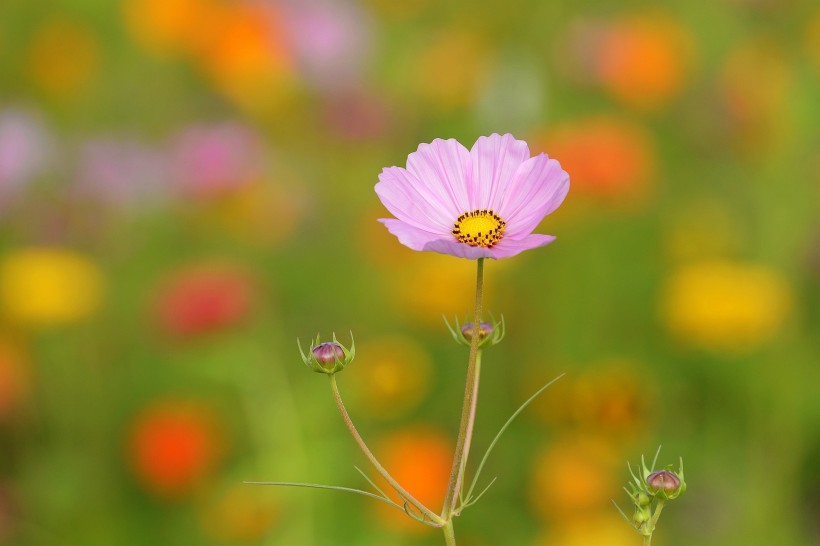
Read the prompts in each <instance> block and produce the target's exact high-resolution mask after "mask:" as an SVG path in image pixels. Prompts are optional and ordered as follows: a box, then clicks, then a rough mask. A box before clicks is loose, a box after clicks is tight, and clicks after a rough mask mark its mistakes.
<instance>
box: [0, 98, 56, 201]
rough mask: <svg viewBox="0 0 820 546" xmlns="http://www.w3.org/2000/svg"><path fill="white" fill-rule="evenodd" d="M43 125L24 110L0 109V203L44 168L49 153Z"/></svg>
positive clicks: (47, 139)
mask: <svg viewBox="0 0 820 546" xmlns="http://www.w3.org/2000/svg"><path fill="white" fill-rule="evenodd" d="M50 148H51V145H50V142H49V137H48V134H47V131H46V128H45V126H44V125H43V123H42V121H40V120H39V119H38V117H37V116H36V115H34V114H32V113H30V112H26V111H25V110H5V111H2V112H0V206H2V205H3V203H4V201H5V200H6V199H7V198H8V196H10V195H11V194H13V193H14V192H16V191H18V190H19V189H20V188H21V187H22V186H23V185H25V184H26V183H27V182H29V181H30V180H31V179H32V178H33V177H35V176H37V175H38V174H39V173H40V172H41V171H42V169H43V168H44V167H45V165H46V162H47V159H48V157H49V152H50Z"/></svg>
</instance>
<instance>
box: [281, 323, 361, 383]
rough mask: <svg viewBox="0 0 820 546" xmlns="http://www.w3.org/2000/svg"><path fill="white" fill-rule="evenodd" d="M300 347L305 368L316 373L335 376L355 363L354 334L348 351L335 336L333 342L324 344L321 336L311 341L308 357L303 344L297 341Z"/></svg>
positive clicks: (334, 335) (351, 336)
mask: <svg viewBox="0 0 820 546" xmlns="http://www.w3.org/2000/svg"><path fill="white" fill-rule="evenodd" d="M296 344H297V345H298V346H299V354H300V355H302V362H304V363H305V366H307V367H308V368H310V369H311V370H313V371H314V372H316V373H324V374H327V375H333V374H335V373H336V372H340V371H342V370H344V369H345V366H347V365H348V364H350V362H352V361H353V357H354V356H356V344H355V342H354V341H353V333H352V332H351V334H350V348H349V349H348V348H347V347H345V346H344V345H342V344H341V343H339V341H338V340H337V339H336V334H335V333H334V334H333V341H326V342H324V343H323V342H322V341H321V339H320V338H319V335H318V334H317V335H316V339H315V340H311V342H310V348H309V349H308V352H307V355H305V352H304V351H303V350H302V344H301V343H300V342H299V340H296Z"/></svg>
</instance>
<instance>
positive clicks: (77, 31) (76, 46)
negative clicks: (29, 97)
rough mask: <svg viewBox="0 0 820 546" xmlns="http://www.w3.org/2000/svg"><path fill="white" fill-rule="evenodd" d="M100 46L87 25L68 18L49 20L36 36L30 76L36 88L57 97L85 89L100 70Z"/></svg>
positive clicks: (30, 60) (31, 54)
mask: <svg viewBox="0 0 820 546" xmlns="http://www.w3.org/2000/svg"><path fill="white" fill-rule="evenodd" d="M99 57H100V46H99V44H98V42H97V38H96V36H94V34H93V33H92V32H91V30H90V29H89V28H87V27H86V26H85V25H83V24H80V23H78V22H75V21H70V20H67V19H54V20H50V21H46V22H45V23H43V24H42V26H40V27H39V28H38V29H37V31H36V32H35V34H34V37H33V39H32V43H31V46H30V49H29V52H28V73H29V76H30V77H31V79H32V80H33V81H34V83H35V84H36V85H38V86H39V87H40V88H41V89H42V90H43V91H45V92H46V93H49V94H52V95H55V96H60V97H62V96H72V95H75V94H77V93H80V92H82V91H84V90H85V88H86V87H87V86H88V84H89V83H90V81H91V78H92V77H93V76H94V74H95V73H96V71H97V68H98V65H99Z"/></svg>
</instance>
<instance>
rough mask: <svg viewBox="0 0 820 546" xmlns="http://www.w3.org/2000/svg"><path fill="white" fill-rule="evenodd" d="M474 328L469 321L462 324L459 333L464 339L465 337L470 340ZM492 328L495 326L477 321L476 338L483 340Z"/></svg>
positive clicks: (490, 332)
mask: <svg viewBox="0 0 820 546" xmlns="http://www.w3.org/2000/svg"><path fill="white" fill-rule="evenodd" d="M474 328H475V326H474V325H473V323H471V322H470V323H468V324H465V325H464V326H462V327H461V335H462V336H464V339H466V340H467V341H472V340H473V331H474ZM493 330H495V328H494V327H493V325H492V324H490V323H489V322H481V323H479V325H478V340H479V341H482V340H484V339H485V338H487V336H489V335H490V334H492V333H493Z"/></svg>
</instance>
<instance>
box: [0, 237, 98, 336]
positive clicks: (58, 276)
mask: <svg viewBox="0 0 820 546" xmlns="http://www.w3.org/2000/svg"><path fill="white" fill-rule="evenodd" d="M102 291H103V278H102V273H101V272H100V270H99V269H98V268H97V266H96V265H94V264H93V263H92V262H90V261H89V260H87V259H86V258H85V257H84V256H82V255H80V254H77V253H75V252H73V251H71V250H68V249H61V248H48V247H40V248H37V247H33V248H26V249H21V250H16V251H13V252H11V253H10V254H8V255H7V256H6V257H5V259H3V261H2V263H0V303H2V307H3V310H4V312H5V314H6V316H8V317H9V318H10V319H11V320H13V321H15V322H19V323H22V324H24V325H30V326H52V325H58V324H67V323H72V322H77V321H80V320H83V319H85V318H88V317H89V316H90V315H92V314H93V313H94V312H95V311H96V310H97V308H98V307H99V306H100V303H101V300H102Z"/></svg>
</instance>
